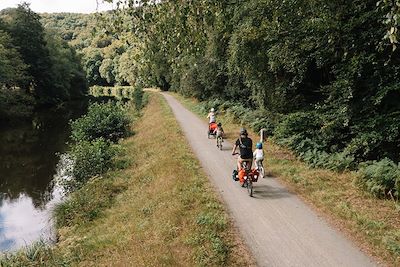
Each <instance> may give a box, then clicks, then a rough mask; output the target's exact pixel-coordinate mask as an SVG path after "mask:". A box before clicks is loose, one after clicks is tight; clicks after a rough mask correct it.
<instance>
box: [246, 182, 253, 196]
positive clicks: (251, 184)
mask: <svg viewBox="0 0 400 267" xmlns="http://www.w3.org/2000/svg"><path fill="white" fill-rule="evenodd" d="M246 187H247V193H249V196H251V197H252V196H253V182H252V181H251V180H247V183H246Z"/></svg>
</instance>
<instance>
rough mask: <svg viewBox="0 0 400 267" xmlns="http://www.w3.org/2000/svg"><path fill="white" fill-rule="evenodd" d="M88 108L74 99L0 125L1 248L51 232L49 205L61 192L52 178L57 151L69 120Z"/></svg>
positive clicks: (62, 148)
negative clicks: (26, 117)
mask: <svg viewBox="0 0 400 267" xmlns="http://www.w3.org/2000/svg"><path fill="white" fill-rule="evenodd" d="M86 108H87V104H86V102H84V101H82V102H76V103H73V104H69V105H68V106H64V107H59V108H57V109H51V110H42V111H40V112H37V113H36V114H35V116H34V118H32V120H30V121H18V122H12V124H8V125H4V124H3V125H0V251H4V250H13V249H16V248H19V247H21V246H25V245H29V244H30V243H32V242H33V241H35V240H37V239H38V237H40V236H42V235H44V238H47V237H48V236H49V232H50V228H51V227H50V226H51V224H50V223H49V220H50V219H49V218H50V210H51V207H52V206H53V205H54V203H56V202H58V201H59V198H60V195H61V192H60V189H59V187H57V186H56V183H54V182H53V180H54V177H55V175H56V174H57V168H56V167H57V163H58V161H59V156H57V153H60V152H64V151H65V150H66V141H67V138H68V136H69V132H70V129H69V124H68V122H69V120H70V119H74V118H77V117H79V116H80V115H81V114H83V113H84V111H85V110H86ZM59 166H62V164H61V165H59ZM58 171H59V173H58V174H59V175H60V170H58Z"/></svg>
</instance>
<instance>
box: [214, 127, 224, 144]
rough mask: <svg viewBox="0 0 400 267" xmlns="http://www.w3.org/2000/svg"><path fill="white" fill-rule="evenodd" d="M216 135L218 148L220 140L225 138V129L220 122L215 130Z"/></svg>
mask: <svg viewBox="0 0 400 267" xmlns="http://www.w3.org/2000/svg"><path fill="white" fill-rule="evenodd" d="M214 134H215V136H216V139H217V146H218V138H224V129H223V128H222V123H220V122H218V124H217V128H216V129H215V130H214Z"/></svg>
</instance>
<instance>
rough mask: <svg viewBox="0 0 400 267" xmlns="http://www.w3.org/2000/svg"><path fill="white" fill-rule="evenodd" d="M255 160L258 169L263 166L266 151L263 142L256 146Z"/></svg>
mask: <svg viewBox="0 0 400 267" xmlns="http://www.w3.org/2000/svg"><path fill="white" fill-rule="evenodd" d="M253 158H254V159H255V163H256V167H258V166H262V162H263V160H264V151H263V145H262V143H261V142H258V143H257V144H256V149H255V150H254V152H253ZM260 163H261V164H260Z"/></svg>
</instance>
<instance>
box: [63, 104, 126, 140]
mask: <svg viewBox="0 0 400 267" xmlns="http://www.w3.org/2000/svg"><path fill="white" fill-rule="evenodd" d="M130 123H131V120H130V118H129V116H128V114H127V112H126V110H125V108H124V107H123V106H121V105H118V104H116V103H113V102H108V103H105V104H97V103H95V104H91V105H90V106H89V110H88V113H87V114H86V115H84V116H83V117H81V118H79V119H77V120H75V121H72V122H71V128H72V133H71V137H72V139H73V140H74V141H75V142H79V141H92V140H94V139H97V138H104V139H106V140H110V141H112V142H116V141H118V139H119V138H122V137H124V136H126V135H128V133H129V126H130Z"/></svg>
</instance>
